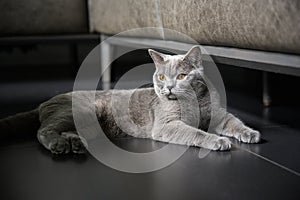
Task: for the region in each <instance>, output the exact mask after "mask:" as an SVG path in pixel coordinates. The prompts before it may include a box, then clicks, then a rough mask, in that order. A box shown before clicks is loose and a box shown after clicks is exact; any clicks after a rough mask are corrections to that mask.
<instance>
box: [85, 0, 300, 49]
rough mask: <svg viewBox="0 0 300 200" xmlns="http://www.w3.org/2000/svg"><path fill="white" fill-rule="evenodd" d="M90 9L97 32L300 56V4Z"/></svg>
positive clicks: (175, 1) (131, 3) (105, 4)
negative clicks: (134, 32) (173, 36)
mask: <svg viewBox="0 0 300 200" xmlns="http://www.w3.org/2000/svg"><path fill="white" fill-rule="evenodd" d="M90 8H91V13H90V17H91V19H90V22H91V29H92V31H94V32H101V33H107V34H116V33H120V32H122V31H126V30H129V29H132V28H141V27H163V28H169V29H173V30H176V31H179V32H182V33H184V34H186V35H188V36H190V37H191V38H193V39H195V40H196V41H198V42H199V43H200V44H207V45H217V46H218V45H220V46H229V47H236V48H246V49H256V50H263V51H275V52H285V53H296V54H299V53H300V1H298V0H227V1H219V0H184V1H182V0H158V1H148V0H122V1H119V0H90ZM165 39H168V38H165Z"/></svg>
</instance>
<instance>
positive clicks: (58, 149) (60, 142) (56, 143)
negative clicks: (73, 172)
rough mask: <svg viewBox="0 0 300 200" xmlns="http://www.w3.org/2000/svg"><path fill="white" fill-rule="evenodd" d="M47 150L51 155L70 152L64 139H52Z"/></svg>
mask: <svg viewBox="0 0 300 200" xmlns="http://www.w3.org/2000/svg"><path fill="white" fill-rule="evenodd" d="M49 149H50V151H51V153H53V154H64V153H69V152H70V143H69V141H68V140H67V139H66V138H63V137H56V138H53V139H52V140H51V142H50V144H49Z"/></svg>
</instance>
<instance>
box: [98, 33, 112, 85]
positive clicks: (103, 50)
mask: <svg viewBox="0 0 300 200" xmlns="http://www.w3.org/2000/svg"><path fill="white" fill-rule="evenodd" d="M101 40H102V42H101V46H100V65H101V73H102V79H101V81H102V88H103V89H104V90H108V89H110V88H111V66H110V65H111V63H112V54H113V46H112V45H111V44H109V43H107V42H105V41H104V40H103V39H102V38H101Z"/></svg>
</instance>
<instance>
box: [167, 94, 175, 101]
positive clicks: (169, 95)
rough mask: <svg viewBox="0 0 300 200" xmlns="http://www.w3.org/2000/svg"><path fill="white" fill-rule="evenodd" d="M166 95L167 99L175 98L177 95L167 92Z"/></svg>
mask: <svg viewBox="0 0 300 200" xmlns="http://www.w3.org/2000/svg"><path fill="white" fill-rule="evenodd" d="M167 97H168V99H169V100H177V97H176V96H175V95H174V94H172V93H170V94H168V95H167Z"/></svg>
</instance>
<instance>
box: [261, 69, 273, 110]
mask: <svg viewBox="0 0 300 200" xmlns="http://www.w3.org/2000/svg"><path fill="white" fill-rule="evenodd" d="M262 78H263V80H262V84H263V105H264V106H265V107H268V106H270V105H271V97H270V86H269V75H268V72H263V77H262Z"/></svg>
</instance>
